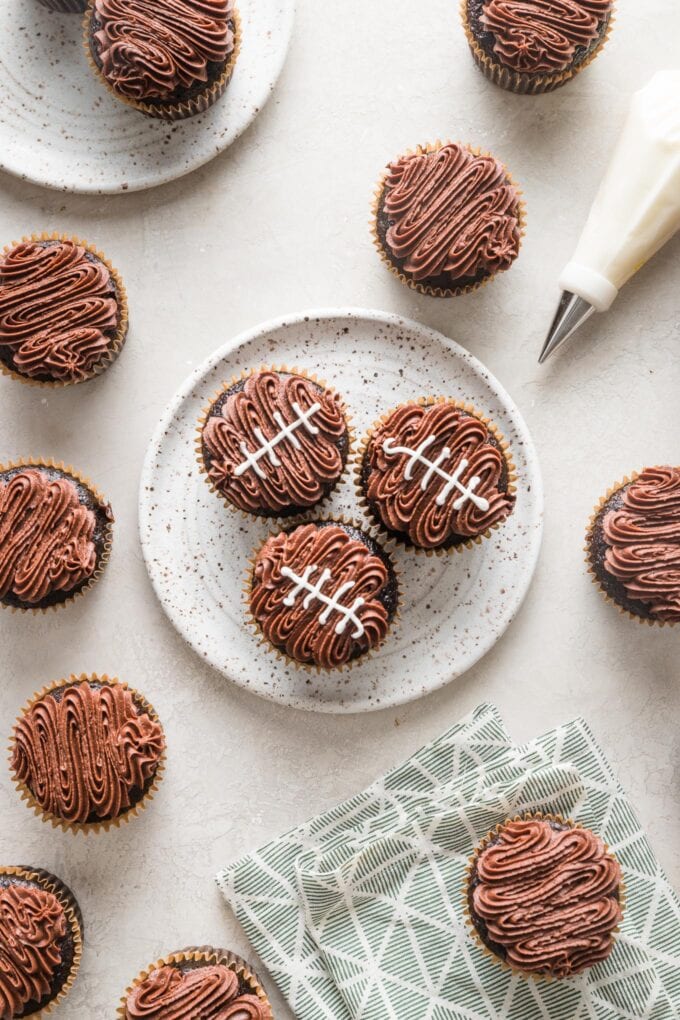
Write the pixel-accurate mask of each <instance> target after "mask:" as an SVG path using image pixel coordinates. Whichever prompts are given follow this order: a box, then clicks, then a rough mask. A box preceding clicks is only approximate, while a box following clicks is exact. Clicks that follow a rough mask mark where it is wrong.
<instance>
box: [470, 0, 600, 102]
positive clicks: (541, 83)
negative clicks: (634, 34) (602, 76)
mask: <svg viewBox="0 0 680 1020" xmlns="http://www.w3.org/2000/svg"><path fill="white" fill-rule="evenodd" d="M460 14H461V20H462V22H463V29H464V31H465V36H466V38H467V41H468V45H469V47H470V50H471V52H472V56H473V57H474V60H475V63H476V64H477V66H478V67H479V69H480V71H481V72H482V74H483V75H484V77H485V78H488V79H489V81H491V82H493V84H494V85H498V87H499V88H502V89H505V90H506V91H508V92H514V93H515V94H516V95H530V96H537V95H542V94H543V93H545V92H552V91H554V90H555V89H558V88H560V86H562V85H566V83H567V82H568V81H570V80H571V79H572V78H575V77H576V75H577V74H579V73H580V72H581V71H583V70H585V68H586V67H588V65H589V64H592V62H593V60H595V58H596V57H597V56H598V55H599V54H600V53H601V52H602V50H603V48H604V46H605V45H606V44H607V42H608V40H609V36H610V35H611V31H612V28H613V25H614V22H615V20H616V12H615V10H614V9H612V12H611V14H610V16H609V21H608V23H607V27H606V28H605V31H604V35H603V37H602V39H601V40H600V42H599V43H598V44H597V45H596V46H595V47H594V48H593V50H592V52H591V53H589V54H588V56H587V57H585V58H584V59H583V60H582V61H581V63H580V64H579V65H578V66H576V67H568V68H566V69H565V70H564V71H559V72H556V73H555V74H526V73H522V72H520V71H513V70H512V69H511V68H509V67H505V66H504V65H503V64H500V63H496V62H495V61H494V60H492V59H491V57H490V56H489V55H488V53H486V52H485V51H484V50H483V49H482V47H481V46H480V45H479V43H478V42H477V39H476V38H475V35H474V32H473V31H472V26H471V25H470V19H469V17H468V0H461V4H460Z"/></svg>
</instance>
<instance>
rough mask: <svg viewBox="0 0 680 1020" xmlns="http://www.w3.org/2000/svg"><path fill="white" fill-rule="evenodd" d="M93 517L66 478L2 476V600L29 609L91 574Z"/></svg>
mask: <svg viewBox="0 0 680 1020" xmlns="http://www.w3.org/2000/svg"><path fill="white" fill-rule="evenodd" d="M95 523H96V522H95V515H94V513H93V512H92V510H90V509H88V508H87V507H85V506H82V505H81V503H80V502H79V499H78V491H77V489H76V487H75V485H74V484H73V482H71V481H70V480H69V479H68V478H49V477H46V475H44V474H43V473H42V472H41V471H40V470H39V469H37V468H26V469H25V470H22V471H20V472H19V473H17V474H15V475H14V476H13V477H12V478H11V479H10V480H9V481H8V482H4V481H3V480H2V478H1V477H0V598H5V596H6V595H8V594H10V593H11V594H13V595H15V596H16V597H17V598H18V599H20V600H21V601H22V602H24V603H26V604H27V605H35V604H37V603H39V602H41V601H42V600H43V599H44V598H46V597H47V596H48V595H50V594H52V593H53V592H57V591H60V592H69V591H72V590H73V589H74V588H76V587H77V586H78V585H79V584H82V583H83V582H85V581H87V580H88V579H89V578H91V577H92V575H93V574H94V572H95V569H96V566H97V552H96V548H95V544H94V541H93V536H94V532H95Z"/></svg>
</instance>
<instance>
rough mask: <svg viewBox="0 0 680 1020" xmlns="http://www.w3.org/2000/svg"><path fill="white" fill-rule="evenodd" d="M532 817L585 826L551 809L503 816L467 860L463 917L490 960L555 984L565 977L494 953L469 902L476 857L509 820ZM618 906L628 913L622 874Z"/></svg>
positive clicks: (623, 913) (615, 931)
mask: <svg viewBox="0 0 680 1020" xmlns="http://www.w3.org/2000/svg"><path fill="white" fill-rule="evenodd" d="M530 818H537V819H541V820H543V821H546V822H556V823H557V824H558V825H568V826H569V827H570V828H572V829H582V828H583V826H582V825H580V824H579V823H578V822H575V821H573V819H571V818H563V817H562V815H559V814H553V813H552V812H549V811H522V812H520V814H517V815H514V816H513V817H512V818H506V819H504V821H503V822H500V823H499V824H498V825H497V826H496V827H495V828H494V829H491V831H490V832H488V833H487V834H486V836H484V838H483V839H482V840H480V842H479V844H478V845H477V847H476V848H475V851H474V853H473V854H472V856H471V857H470V858H469V860H468V863H467V865H466V867H465V882H464V883H463V896H462V898H463V916H464V920H465V925H466V928H467V929H468V932H469V934H470V935H471V937H472V940H473V942H474V943H475V945H476V946H477V948H478V949H481V951H482V952H483V953H484V955H485V956H486V957H487V958H488V959H491V960H493V961H494V963H496V964H497V965H498V966H499V967H502V968H503V970H505V971H508V972H510V973H511V974H516V975H519V976H520V977H523V978H527V979H529V980H531V981H535V982H537V983H538V984H552V983H554V982H556V981H560V980H562V979H560V978H556V977H553V976H552V975H551V974H539V973H536V972H534V971H528V970H520V969H519V968H515V967H513V966H512V965H511V964H509V963H508V962H507V961H506V960H504V959H502V957H500V956H497V955H496V953H494V952H492V951H491V950H490V949H489V947H488V946H487V945H486V943H485V942H484V940H483V939H482V937H481V935H480V934H479V932H478V931H477V926H476V925H475V922H474V921H473V919H472V914H471V912H470V901H469V897H468V892H469V887H470V881H471V879H472V873H473V871H474V869H475V865H476V864H477V860H478V858H479V856H480V854H482V853H483V852H484V850H486V848H487V846H488V845H489V843H490V842H491V840H492V839H494V838H495V837H496V836H497V835H498V833H499V832H500V831H501V829H502V828H503V826H504V825H507V823H508V822H509V821H511V822H521V821H526V820H528V819H530ZM604 847H605V851H606V852H607V853H608V854H609V856H610V857H613V858H614V859H615V860H616V857H615V855H614V853H613V852H612V851H611V849H610V848H609V846H608V845H607V844H606V843H605V844H604ZM619 867H620V865H619ZM619 905H620V907H621V914H622V915H625V911H626V889H625V883H624V880H623V875H622V876H621V881H620V883H619ZM620 927H621V926H620V924H619V925H617V926H616V928H614V930H613V931H612V936H611V939H612V943H614V942H615V940H616V936H617V935H618V934H619V931H620ZM612 951H613V950H612ZM576 976H578V975H576Z"/></svg>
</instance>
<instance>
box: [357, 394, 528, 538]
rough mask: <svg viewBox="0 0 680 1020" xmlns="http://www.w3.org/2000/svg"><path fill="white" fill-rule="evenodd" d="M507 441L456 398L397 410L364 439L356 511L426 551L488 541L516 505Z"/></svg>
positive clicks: (413, 402) (359, 466) (512, 470)
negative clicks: (360, 507)
mask: <svg viewBox="0 0 680 1020" xmlns="http://www.w3.org/2000/svg"><path fill="white" fill-rule="evenodd" d="M514 479H515V471H514V466H513V463H512V458H511V456H510V451H509V449H508V445H507V443H506V442H505V441H504V440H503V438H502V436H501V435H500V433H499V432H498V431H497V429H496V428H495V426H494V425H493V424H492V423H491V422H490V421H489V420H488V419H487V418H484V417H482V415H480V414H479V413H478V412H477V411H475V409H474V408H473V407H471V406H470V405H468V404H462V403H460V402H458V401H456V400H447V399H445V398H439V399H437V400H435V399H433V398H428V399H423V400H421V401H412V402H410V403H407V404H401V405H400V406H399V407H397V408H396V409H395V410H393V411H390V412H388V413H387V414H386V415H384V417H383V418H381V419H380V420H379V421H378V422H376V424H375V425H374V426H373V428H372V429H371V430H370V432H369V433H368V435H367V436H366V438H365V440H364V444H363V450H362V452H361V454H360V458H359V463H358V467H357V489H358V493H359V497H360V499H361V502H362V505H363V506H364V507H365V508H366V510H367V512H368V513H369V514H370V516H371V517H372V519H373V520H374V521H375V523H376V524H377V525H378V526H379V527H380V528H381V529H382V530H383V531H385V532H386V533H387V534H388V535H389V536H390V537H392V538H396V539H398V540H399V541H400V542H403V543H404V544H405V545H407V546H410V547H412V548H414V549H416V550H425V551H426V552H428V553H432V552H446V551H452V550H457V549H458V550H460V549H461V548H463V547H464V546H468V547H469V546H470V545H471V544H472V543H473V542H479V541H481V539H482V538H488V536H489V535H490V533H491V530H492V529H493V528H497V527H498V526H499V525H500V524H502V523H503V521H505V520H506V518H507V517H508V516H509V515H510V514H511V513H512V511H513V509H514V506H515V500H516V496H515V485H514Z"/></svg>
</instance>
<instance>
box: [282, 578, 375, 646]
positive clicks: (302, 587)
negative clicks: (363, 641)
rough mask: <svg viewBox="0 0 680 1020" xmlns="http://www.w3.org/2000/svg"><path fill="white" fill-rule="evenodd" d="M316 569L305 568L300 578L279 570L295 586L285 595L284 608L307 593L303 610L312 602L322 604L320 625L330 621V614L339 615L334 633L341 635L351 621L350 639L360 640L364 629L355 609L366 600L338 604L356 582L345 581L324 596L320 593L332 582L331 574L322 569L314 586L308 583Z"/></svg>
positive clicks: (312, 583)
mask: <svg viewBox="0 0 680 1020" xmlns="http://www.w3.org/2000/svg"><path fill="white" fill-rule="evenodd" d="M318 569H319V568H318V566H315V565H312V566H309V567H305V572H304V574H302V576H300V574H296V573H295V572H294V571H293V570H291V569H290V568H289V567H282V568H281V573H282V574H283V576H284V577H287V578H289V580H291V581H293V583H294V585H295V587H294V588H293V590H292V591H291V592H290V594H289V595H286V597H285V599H284V600H283V604H284V606H294V605H295V600H296V599H297V597H298V595H300V594H301V592H303V591H304V592H306V593H307V594H306V596H305V599H304V601H303V603H302V606H303V608H304V609H309V607H310V606H311V604H312V602H315V601H316V602H321V603H323V605H324V606H325V607H326V608H325V609H324V610H323V611H322V613H321V614H320V616H319V623H320V624H324V623H327V622H328V620H329V619H330V616H331V613H340V615H341V617H342V619H341V620H339V621H338V624H337V626H336V628H335V633H336V634H343V633H344V631H345V628H346V627H347V624H348V623H349V622H350V621H351V622H352V623H353V624H354V627H355V630H354V633H353V634H352V637H353V638H360V637H361V636H362V635H363V633H364V629H365V628H364V625H363V623H362V622H361V620H360V619H359V617H358V616H357V615H356V612H357V609H359V608H360V607H361V606H363V604H364V602H365V601H366V600H365V599H362V598H356V599H355V600H354V602H353V603H352V605H351V606H343V605H342V604H341V602H340V599H341V598H342V596H343V595H345V594H346V592H348V591H349V590H350V589H351V588H353V587H354V585H355V584H356V582H355V581H345V583H344V584H341V585H340V587H339V588H338V590H337V591H336V592H335V593H334V594H333V595H325V594H324V593H323V591H322V588H323V587H324V586H325V585H326V584H327V583H328V581H330V580H332V574H331V572H330V570H328V569H324V570H323V571H322V573H321V577H320V578H319V580H318V581H317V582H316V584H314V582H313V581H310V577H311V576H312V574H314V573H316V571H317V570H318Z"/></svg>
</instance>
